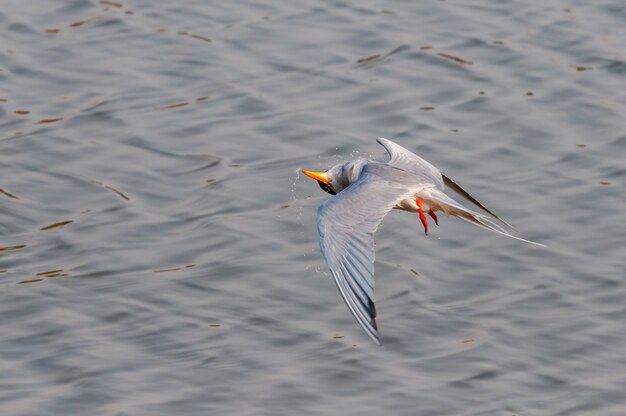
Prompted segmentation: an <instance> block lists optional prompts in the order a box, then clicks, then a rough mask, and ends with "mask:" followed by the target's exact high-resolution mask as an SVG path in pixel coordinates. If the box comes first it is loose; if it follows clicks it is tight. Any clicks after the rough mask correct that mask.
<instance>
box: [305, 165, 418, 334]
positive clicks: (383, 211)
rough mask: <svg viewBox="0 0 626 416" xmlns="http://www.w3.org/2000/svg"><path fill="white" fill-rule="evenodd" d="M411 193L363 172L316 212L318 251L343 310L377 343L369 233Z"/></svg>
mask: <svg viewBox="0 0 626 416" xmlns="http://www.w3.org/2000/svg"><path fill="white" fill-rule="evenodd" d="M410 194H412V190H410V189H409V188H407V187H406V186H404V185H402V184H398V183H394V182H391V181H388V180H385V179H383V178H381V177H380V176H378V175H375V174H373V173H368V172H367V171H366V172H364V173H362V174H361V176H360V177H359V179H358V180H357V181H356V182H354V183H353V184H352V185H350V186H349V187H348V188H346V189H344V190H343V191H341V192H340V193H339V194H338V195H337V196H335V197H333V198H330V199H328V200H327V201H326V202H324V203H323V204H322V205H321V206H320V208H319V210H318V212H317V230H318V232H319V238H320V247H321V249H322V254H323V256H324V258H325V259H326V263H327V264H328V267H329V268H330V271H331V273H332V275H333V278H334V279H335V283H336V285H337V288H338V289H339V292H340V293H341V296H342V297H343V299H344V301H345V302H346V304H347V305H348V308H349V309H350V311H351V312H352V314H353V315H354V317H355V318H356V320H357V322H358V323H359V324H360V325H361V327H363V329H364V330H365V332H366V333H367V335H369V336H370V337H371V338H372V340H374V342H376V343H377V344H380V341H379V337H378V328H377V326H376V308H375V306H374V233H375V232H376V229H377V228H378V226H379V225H380V223H381V221H382V220H383V218H384V217H385V215H387V213H388V212H389V211H390V210H391V208H393V207H394V205H396V204H397V203H398V202H399V201H401V200H402V199H404V198H405V197H407V196H409V195H410Z"/></svg>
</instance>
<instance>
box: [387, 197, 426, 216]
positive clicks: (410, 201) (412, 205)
mask: <svg viewBox="0 0 626 416" xmlns="http://www.w3.org/2000/svg"><path fill="white" fill-rule="evenodd" d="M415 198H419V196H418V195H416V196H412V197H409V198H405V199H403V200H402V201H400V202H399V203H398V204H396V206H395V207H394V208H396V209H401V210H402V211H409V212H419V207H418V206H417V203H416V202H415ZM420 201H422V210H423V212H428V211H430V205H429V204H428V202H426V201H424V199H422V198H420Z"/></svg>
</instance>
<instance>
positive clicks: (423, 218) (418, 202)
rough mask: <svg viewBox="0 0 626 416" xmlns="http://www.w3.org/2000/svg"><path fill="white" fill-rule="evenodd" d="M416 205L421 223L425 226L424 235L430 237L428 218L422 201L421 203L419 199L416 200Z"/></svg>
mask: <svg viewBox="0 0 626 416" xmlns="http://www.w3.org/2000/svg"><path fill="white" fill-rule="evenodd" d="M415 203H416V204H417V210H418V212H419V215H420V221H421V222H422V225H423V226H424V233H425V234H426V235H428V223H427V222H426V216H425V215H424V212H423V211H422V201H420V200H419V198H415Z"/></svg>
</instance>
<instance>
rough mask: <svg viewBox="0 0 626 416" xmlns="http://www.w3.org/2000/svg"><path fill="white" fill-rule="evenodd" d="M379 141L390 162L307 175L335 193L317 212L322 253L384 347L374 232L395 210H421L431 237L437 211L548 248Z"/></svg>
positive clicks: (365, 162)
mask: <svg viewBox="0 0 626 416" xmlns="http://www.w3.org/2000/svg"><path fill="white" fill-rule="evenodd" d="M377 141H378V143H379V144H381V145H382V146H383V147H384V148H385V150H386V151H387V153H389V156H390V160H389V161H388V162H387V163H380V162H375V161H371V160H363V159H361V160H356V161H352V162H346V163H342V164H339V165H335V166H333V167H331V168H330V169H328V170H327V171H325V172H313V171H308V170H303V171H302V172H303V173H304V174H305V175H307V176H309V177H310V178H313V179H315V180H316V181H317V183H318V184H319V186H320V188H322V190H324V191H326V192H328V193H329V194H331V195H336V196H334V197H333V198H329V199H328V200H326V201H325V202H324V203H323V204H322V205H321V206H320V207H319V209H318V211H317V231H318V233H319V241H320V248H321V250H322V255H323V256H324V259H325V260H326V263H327V264H328V267H329V268H330V271H331V273H332V275H333V278H334V280H335V283H336V285H337V288H338V289H339V292H340V293H341V296H342V297H343V300H344V301H345V302H346V305H348V308H349V309H350V311H351V312H352V314H353V315H354V317H355V318H356V320H357V322H358V323H359V325H361V327H362V328H363V330H365V332H366V333H367V335H369V336H370V338H371V339H372V340H373V341H374V342H375V343H376V344H380V337H379V334H378V327H377V325H376V307H375V306H374V233H375V232H376V229H377V228H378V226H379V225H380V223H381V222H382V220H383V218H384V217H385V215H387V213H388V212H389V211H391V209H393V208H396V209H400V210H403V211H409V212H416V213H417V214H418V216H419V219H420V221H421V223H422V225H423V227H424V232H425V233H426V234H427V235H428V220H427V218H426V215H428V216H430V217H431V218H432V220H433V221H434V222H435V224H437V225H439V221H438V219H437V214H436V213H437V212H438V211H442V212H444V213H446V214H448V215H452V216H454V217H459V218H461V219H463V220H465V221H468V222H470V223H472V224H474V225H477V226H479V227H481V228H485V229H487V230H489V231H493V232H496V233H498V234H502V235H505V236H507V237H511V238H514V239H516V240H521V241H524V242H526V243H530V244H534V245H538V246H542V247H545V246H543V245H542V244H539V243H535V242H533V241H529V240H525V239H523V238H520V237H516V236H514V235H512V234H510V233H509V232H508V231H507V230H506V229H505V228H503V227H502V226H501V225H500V224H498V222H499V223H501V224H503V225H504V226H507V227H511V226H510V225H509V224H508V223H506V222H505V221H504V220H502V219H500V218H499V217H498V216H497V215H496V214H494V213H493V212H491V211H490V210H489V209H487V208H486V207H485V206H484V205H482V204H481V203H480V202H478V201H477V200H476V199H475V198H474V197H472V196H471V195H470V194H469V193H467V191H465V190H464V189H463V188H461V187H460V186H459V185H458V184H457V183H456V182H454V181H453V180H452V179H450V178H448V177H447V176H445V175H443V174H442V173H441V172H440V171H439V169H437V168H436V167H434V166H433V165H431V164H430V163H428V162H427V161H425V160H424V159H422V158H421V157H419V156H417V155H416V154H414V153H413V152H411V151H409V150H407V149H405V148H404V147H402V146H400V145H398V144H396V143H394V142H392V141H391V140H387V139H383V138H379V139H378V140H377ZM446 187H448V188H449V189H451V190H452V191H454V192H455V193H457V194H458V195H460V196H462V197H463V198H465V199H467V200H468V201H470V202H472V203H473V204H475V205H476V206H478V207H479V208H480V209H481V210H482V211H483V212H484V214H482V213H478V212H475V211H472V210H470V209H467V208H465V207H464V206H463V205H461V204H460V203H458V202H457V201H455V200H454V199H452V198H450V197H449V196H448V195H446V194H445V193H444V192H443V191H444V189H445V188H446ZM511 228H512V227H511Z"/></svg>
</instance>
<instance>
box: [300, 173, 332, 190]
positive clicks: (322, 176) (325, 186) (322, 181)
mask: <svg viewBox="0 0 626 416" xmlns="http://www.w3.org/2000/svg"><path fill="white" fill-rule="evenodd" d="M302 173H304V174H305V175H306V176H308V177H309V178H313V179H315V180H316V181H317V184H318V185H319V186H320V188H322V190H323V191H324V192H328V193H329V194H331V195H336V194H337V192H335V191H334V189H333V185H332V183H331V177H330V176H329V175H328V171H326V172H313V171H310V170H304V169H303V170H302Z"/></svg>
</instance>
